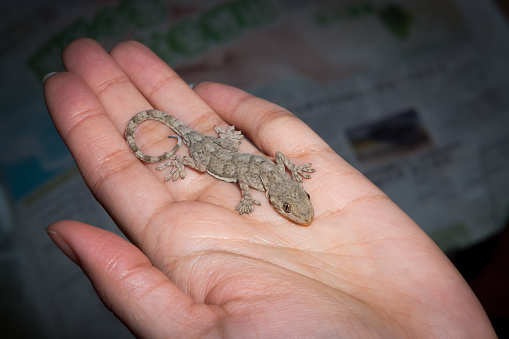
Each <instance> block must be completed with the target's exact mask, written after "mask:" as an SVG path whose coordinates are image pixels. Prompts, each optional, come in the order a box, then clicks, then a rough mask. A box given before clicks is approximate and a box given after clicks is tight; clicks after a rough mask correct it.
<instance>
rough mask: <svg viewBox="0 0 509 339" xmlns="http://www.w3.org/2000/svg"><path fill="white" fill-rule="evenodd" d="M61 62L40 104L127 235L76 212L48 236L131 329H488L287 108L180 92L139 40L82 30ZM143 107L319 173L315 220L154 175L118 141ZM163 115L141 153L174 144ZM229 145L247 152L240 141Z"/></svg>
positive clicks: (407, 222)
mask: <svg viewBox="0 0 509 339" xmlns="http://www.w3.org/2000/svg"><path fill="white" fill-rule="evenodd" d="M63 60H64V64H65V66H66V69H67V72H64V73H59V74H56V75H53V76H51V77H50V78H49V79H47V81H46V82H45V84H44V94H45V97H46V101H47V106H48V110H49V112H50V114H51V116H52V119H53V121H54V123H55V126H56V127H57V129H58V131H59V133H60V135H61V136H62V138H63V140H64V141H65V143H66V145H67V147H68V148H69V150H70V151H71V153H72V154H73V156H74V159H75V160H76V163H77V165H78V167H79V169H80V172H81V174H82V175H83V177H84V179H85V180H86V182H87V184H88V186H89V187H90V189H91V190H92V192H93V193H94V195H95V197H96V198H97V199H98V200H99V201H100V202H101V204H102V205H103V206H104V207H105V208H106V209H107V210H108V212H109V213H110V215H111V216H112V217H113V218H114V220H115V222H116V223H117V225H118V227H119V228H120V229H121V230H122V232H123V233H124V234H126V235H127V237H128V238H129V239H130V240H131V242H127V241H125V240H124V239H122V238H121V237H119V236H117V235H115V234H113V233H111V232H108V231H105V230H102V229H100V228H97V227H94V226H91V225H86V224H83V223H80V222H77V221H60V222H57V223H55V224H52V225H50V226H49V227H48V233H49V235H50V236H51V238H52V239H53V241H54V242H55V243H56V244H57V245H58V246H59V247H60V249H62V251H63V252H64V253H65V254H66V255H67V256H68V257H69V258H70V259H71V260H73V261H74V262H75V263H76V264H78V265H79V266H80V267H81V269H82V270H83V271H84V273H86V275H87V276H88V278H89V279H90V280H91V282H92V284H93V286H94V288H95V289H96V291H97V293H98V295H99V297H100V298H101V299H102V300H103V302H104V303H105V305H106V306H107V307H108V308H109V309H110V310H112V311H113V312H114V313H115V315H116V316H117V317H118V318H119V319H120V320H121V321H122V322H123V323H124V324H125V325H126V326H127V327H128V328H129V329H130V330H131V332H132V333H134V334H135V335H137V336H139V337H147V338H148V337H150V338H168V337H186V338H192V337H203V336H210V337H219V336H223V337H235V336H242V337H267V336H272V337H274V336H278V335H279V336H282V335H284V336H299V337H310V336H315V337H325V336H334V337H341V338H373V337H385V338H387V337H390V338H395V337H397V338H406V337H408V338H453V337H456V338H493V337H495V334H494V332H493V328H492V326H491V324H490V322H489V320H488V318H487V316H486V314H485V312H484V310H483V309H482V307H481V305H480V303H479V301H478V300H477V298H476V297H475V295H474V294H473V293H472V291H471V289H470V288H469V287H468V285H467V283H466V282H465V281H464V280H463V278H462V277H461V275H460V274H459V273H458V272H457V270H456V269H455V268H454V266H453V265H452V264H451V262H450V261H449V260H448V259H447V257H446V256H445V255H444V254H443V253H442V252H441V251H440V249H439V248H438V247H437V246H436V245H435V244H434V243H433V242H432V241H431V240H430V239H429V237H428V236H427V235H426V234H425V233H424V232H423V231H422V230H421V229H420V228H419V227H418V226H417V225H416V224H415V223H414V222H413V221H412V220H411V219H410V218H409V217H408V216H407V215H406V214H405V213H403V212H402V211H401V210H400V209H399V208H398V207H397V206H396V205H395V204H394V203H393V202H392V201H391V200H390V199H389V198H388V197H387V196H386V195H384V194H383V193H382V192H381V191H380V190H379V189H378V188H376V187H375V186H374V185H373V184H372V183H371V182H369V181H368V180H367V179H366V178H365V177H364V176H362V175H361V174H360V173H359V172H357V171H356V170H355V169H354V168H352V167H351V166H350V165H349V164H348V163H346V162H345V161H343V160H342V159H341V157H340V156H339V155H337V154H336V153H335V152H334V151H333V150H332V149H331V148H330V147H329V146H328V145H327V144H326V143H325V142H324V141H323V140H322V139H321V138H320V137H318V136H317V135H316V134H315V133H314V132H313V131H312V130H311V129H309V127H308V126H307V125H305V124H304V123H303V122H302V121H300V120H299V119H297V118H296V117H295V116H294V115H292V114H291V113H289V112H287V111H285V110H284V109H283V108H281V107H278V106H276V105H274V104H272V103H270V102H267V101H264V100H262V99H259V98H256V97H253V96H251V95H249V94H247V93H245V92H243V91H241V90H238V89H236V88H232V87H229V86H225V85H220V84H215V83H200V84H198V85H197V86H196V87H195V88H194V89H191V88H190V87H189V86H188V85H187V84H186V83H185V82H184V81H183V80H182V79H180V77H178V75H177V74H176V73H175V72H174V71H173V70H172V69H171V68H169V67H168V66H167V65H166V64H165V63H164V62H163V61H161V60H160V59H159V58H158V57H157V56H156V55H154V54H153V53H152V52H151V51H150V50H148V49H147V48H146V47H144V46H143V45H141V44H139V43H135V42H126V43H121V44H119V45H117V46H116V47H115V48H114V49H112V50H111V51H110V52H109V53H108V52H106V51H105V50H103V49H102V48H101V47H100V46H99V45H98V44H97V43H95V42H94V41H92V40H89V39H81V40H78V41H75V42H73V43H72V44H70V45H69V46H68V47H67V48H66V49H65V51H64V53H63ZM148 108H156V109H160V110H163V111H165V112H169V113H171V114H173V115H174V116H176V117H178V118H179V119H180V120H182V121H183V122H184V123H186V124H187V125H188V126H190V127H191V128H193V129H194V130H196V131H199V132H200V133H204V134H208V135H214V133H215V132H214V125H217V126H221V127H223V128H226V127H227V126H228V125H235V126H236V128H237V129H238V130H240V131H242V133H243V134H244V135H246V137H247V138H249V139H250V140H251V141H252V142H253V143H254V144H255V145H256V146H257V147H258V148H259V149H260V150H261V151H262V152H264V153H265V154H267V155H269V156H274V154H275V152H276V151H277V150H280V151H282V152H283V153H284V154H285V155H286V156H287V157H289V158H290V159H293V160H294V161H295V162H298V163H308V162H312V163H313V167H314V168H315V169H316V172H315V173H314V174H313V178H312V179H311V180H307V181H305V182H304V184H303V185H304V187H305V189H306V191H307V192H308V193H309V194H310V196H311V201H312V203H313V205H314V209H315V218H314V220H313V222H312V224H311V225H309V226H307V227H303V226H297V225H296V224H294V223H292V222H290V221H288V220H286V219H284V218H282V217H281V216H280V215H279V214H278V213H277V212H275V211H274V210H273V209H272V208H271V207H270V205H269V204H268V202H267V201H266V198H265V196H264V193H262V192H257V191H253V192H252V195H253V198H254V199H256V200H258V201H260V202H261V204H262V205H261V206H257V208H255V209H254V211H253V212H251V213H250V214H249V215H245V214H244V215H239V214H238V213H237V212H236V211H235V210H234V209H232V205H234V204H235V203H236V201H238V199H239V197H240V191H239V188H238V186H237V185H233V184H229V183H226V182H223V181H220V180H217V179H215V178H213V177H211V176H209V175H206V174H203V173H199V172H197V171H193V170H188V171H187V175H186V178H185V180H178V181H176V182H171V181H170V182H166V183H165V182H164V181H163V178H164V175H165V173H162V172H161V171H156V170H155V168H156V166H157V165H156V164H147V163H143V162H141V161H140V160H138V159H137V158H136V157H135V156H134V154H133V153H132V152H131V150H130V149H129V147H128V146H127V144H126V142H125V140H124V137H123V132H124V129H125V126H126V124H127V121H128V120H129V119H130V118H131V117H132V116H133V114H135V113H137V112H140V111H142V110H145V109H148ZM160 125H162V124H157V123H154V124H151V123H150V122H147V123H144V124H143V125H140V127H139V129H140V130H142V131H141V132H140V131H138V132H137V143H138V145H139V146H140V147H141V148H142V149H143V150H144V151H145V152H146V153H148V154H162V153H164V152H165V151H168V150H170V149H171V148H172V147H173V145H174V143H175V140H174V139H173V140H172V139H168V138H166V136H167V135H168V130H167V129H165V128H164V126H163V127H162V128H160ZM172 142H173V144H172ZM183 151H185V149H181V150H179V153H180V152H183ZM240 151H242V152H250V153H255V152H256V151H255V149H254V147H253V146H251V145H250V144H249V143H247V142H244V143H242V144H241V147H240ZM183 154H185V153H183ZM96 226H99V227H100V226H101V225H96Z"/></svg>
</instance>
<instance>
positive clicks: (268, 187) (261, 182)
mask: <svg viewBox="0 0 509 339" xmlns="http://www.w3.org/2000/svg"><path fill="white" fill-rule="evenodd" d="M146 120H156V121H159V122H161V123H163V124H165V125H166V126H168V127H169V128H170V129H172V130H173V131H174V132H175V133H176V134H177V135H170V136H169V137H170V138H176V139H177V144H176V145H175V147H173V149H172V150H171V151H169V152H166V153H164V154H162V155H160V156H150V155H147V154H145V153H143V152H142V151H141V150H140V148H138V146H137V145H136V142H135V139H134V132H135V130H136V127H137V126H138V125H139V124H140V123H142V122H144V121H146ZM214 130H215V131H216V132H217V133H218V137H212V136H208V135H204V134H201V133H198V132H196V131H195V130H193V129H191V128H190V127H188V126H187V125H185V124H184V123H183V122H181V121H180V120H178V119H177V118H175V117H174V116H172V115H169V114H167V113H165V112H162V111H159V110H155V109H149V110H145V111H141V112H139V113H137V114H136V115H134V116H133V117H132V118H131V119H130V120H129V122H128V124H127V126H126V129H125V139H126V142H127V144H128V145H129V147H130V148H131V150H132V151H133V153H134V154H135V155H136V157H137V158H138V159H140V160H142V161H145V162H150V163H157V162H162V161H164V160H168V162H166V163H163V164H160V165H159V166H157V167H156V169H157V170H159V171H161V170H163V169H165V168H167V167H169V166H173V169H172V170H170V171H169V172H168V173H167V174H166V176H165V179H164V180H165V181H169V180H170V179H171V180H173V181H176V180H177V179H178V178H181V179H184V178H185V166H187V167H190V168H192V169H195V170H197V171H199V172H202V173H204V172H207V173H208V174H210V175H211V176H213V177H214V178H217V179H220V180H224V181H226V182H233V183H235V182H236V183H238V184H239V186H240V190H241V195H242V198H241V200H240V202H239V203H238V204H237V205H236V207H235V210H237V211H238V212H239V214H243V213H246V214H248V213H250V212H252V211H253V209H254V206H253V205H258V206H260V205H261V204H260V202H258V201H256V200H255V199H253V197H252V196H251V193H250V187H252V188H254V189H257V190H259V191H262V192H265V195H266V196H267V199H268V201H269V204H270V205H271V206H272V207H273V208H274V210H276V211H277V212H279V213H280V214H281V215H282V216H283V217H285V218H287V219H289V220H291V221H293V222H295V223H297V224H299V225H309V224H310V223H311V221H312V220H313V216H314V211H313V205H312V204H311V200H310V196H309V194H308V193H307V192H306V191H305V190H304V187H303V186H302V184H301V183H302V182H303V179H302V178H306V179H310V178H311V176H310V174H309V173H313V172H315V170H314V169H313V168H311V167H310V166H311V163H308V164H305V165H295V164H294V163H292V162H291V161H290V160H289V159H288V158H287V157H286V156H285V155H284V154H283V153H282V152H279V151H277V152H276V153H275V163H274V161H272V160H271V159H269V158H268V157H266V156H264V155H258V154H251V153H242V152H239V145H240V143H241V140H242V138H244V136H243V135H242V133H241V132H240V131H236V130H235V126H229V127H228V128H227V129H225V130H224V129H222V128H220V127H218V126H214ZM182 141H183V142H184V144H185V145H186V146H187V147H188V149H189V154H190V156H185V155H175V153H176V152H177V150H178V149H179V147H180V145H181V142H182ZM285 166H286V168H288V170H289V171H290V172H291V178H290V177H289V176H288V175H287V173H286V170H285Z"/></svg>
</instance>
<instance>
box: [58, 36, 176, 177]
mask: <svg viewBox="0 0 509 339" xmlns="http://www.w3.org/2000/svg"><path fill="white" fill-rule="evenodd" d="M62 60H63V62H64V65H65V67H66V69H67V70H68V71H69V72H72V73H74V74H76V75H77V76H79V77H80V78H81V79H82V80H83V81H84V82H85V83H86V84H87V85H88V87H89V88H90V90H91V91H92V93H94V94H95V95H96V96H97V98H98V99H99V102H100V103H101V105H102V106H103V107H104V110H105V112H106V113H107V114H108V116H109V117H110V119H111V121H112V122H113V124H114V125H115V126H116V128H117V130H118V132H119V133H120V134H122V135H123V133H124V129H125V126H126V124H127V122H128V120H129V119H130V118H131V117H132V116H133V115H134V114H136V113H138V112H140V111H143V110H145V109H149V108H152V106H151V105H150V103H149V102H148V101H147V100H146V99H145V97H144V96H143V95H142V94H141V93H140V92H139V91H138V89H137V88H136V87H135V86H134V85H133V84H132V82H131V81H130V79H129V78H128V77H127V76H126V74H125V73H124V72H123V71H122V69H121V68H120V67H119V65H118V64H117V63H116V62H115V60H114V59H113V58H112V57H111V56H110V55H109V54H108V53H107V52H106V51H105V50H104V49H103V48H102V47H101V45H99V44H98V43H97V42H96V41H94V40H92V39H86V38H85V39H78V40H76V41H74V42H72V43H71V44H69V46H67V48H66V49H65V50H64V52H63V54H62ZM137 132H138V133H137V138H136V143H137V145H138V146H139V147H140V148H142V149H143V150H144V151H145V152H146V153H147V154H153V155H159V154H163V153H164V152H166V151H168V150H169V149H171V148H172V147H173V145H172V143H171V142H170V141H168V139H167V138H166V136H168V135H169V134H173V131H171V132H170V131H169V129H168V128H167V127H166V126H164V125H162V124H158V123H155V122H147V123H146V124H142V126H139V128H138V131H137ZM150 167H154V166H150ZM156 175H159V176H161V174H160V173H158V174H156Z"/></svg>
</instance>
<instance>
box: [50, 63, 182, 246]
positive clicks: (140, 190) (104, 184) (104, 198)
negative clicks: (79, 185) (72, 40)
mask: <svg viewBox="0 0 509 339" xmlns="http://www.w3.org/2000/svg"><path fill="white" fill-rule="evenodd" d="M44 95H45V98H46V103H47V106H48V110H49V112H50V115H51V117H52V119H53V121H54V124H55V126H56V128H57V130H58V132H59V133H60V136H61V137H62V140H63V141H64V142H65V144H66V145H67V147H68V149H69V150H70V151H71V153H72V155H73V157H74V159H75V161H76V164H77V165H78V168H79V170H80V172H81V174H82V176H83V177H84V179H85V181H86V183H87V185H88V187H89V188H90V190H91V191H92V192H93V193H94V195H95V196H96V198H97V199H98V200H99V201H100V202H101V203H102V204H103V206H105V207H106V209H107V210H108V211H109V213H110V215H111V216H112V217H113V218H114V219H115V220H116V221H117V223H118V224H119V225H123V226H124V228H123V229H122V231H123V232H124V233H126V235H128V236H129V238H130V239H133V240H134V239H136V238H137V237H136V235H138V234H139V232H142V231H143V230H142V226H140V225H145V224H146V223H147V220H150V218H151V216H152V215H153V213H154V211H156V210H160V209H162V208H163V207H165V206H168V205H169V204H170V203H171V202H173V201H174V198H173V197H172V196H171V194H168V190H167V189H166V187H165V186H164V185H163V184H162V183H161V182H160V180H159V179H158V178H157V177H155V176H153V175H150V174H151V172H150V170H149V169H148V168H147V167H145V166H144V165H143V164H142V163H141V162H140V161H139V160H138V159H137V158H135V157H134V156H133V155H132V152H131V150H130V149H129V147H128V146H127V144H126V143H125V140H124V139H123V137H122V135H121V134H120V133H119V132H118V130H117V127H116V126H115V124H114V123H113V122H112V121H111V120H110V117H109V115H108V114H106V113H105V111H104V107H103V106H102V105H101V103H100V102H99V100H98V99H97V97H96V96H95V94H94V93H92V91H91V90H90V88H89V87H88V86H87V85H86V84H85V83H84V82H83V81H82V80H81V79H80V78H78V77H77V76H76V75H74V74H72V73H59V74H56V75H53V76H52V77H50V78H49V79H47V80H46V82H45V83H44ZM119 188H121V189H119ZM139 201H143V202H144V204H145V205H144V208H136V206H137V205H138V202H139Z"/></svg>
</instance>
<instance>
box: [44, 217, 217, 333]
mask: <svg viewBox="0 0 509 339" xmlns="http://www.w3.org/2000/svg"><path fill="white" fill-rule="evenodd" d="M47 232H48V235H49V236H50V238H51V240H52V241H53V242H54V243H55V244H56V245H57V246H58V247H59V248H60V250H61V251H62V252H64V254H65V255H67V257H69V259H71V260H72V261H73V262H74V263H76V264H77V265H78V266H80V268H81V269H82V270H83V272H84V273H85V274H86V276H87V277H88V279H89V280H90V282H91V283H92V285H93V287H94V289H95V291H96V293H97V294H98V295H99V297H100V298H101V300H102V301H103V303H104V304H105V305H106V307H108V309H110V310H111V311H112V312H113V313H114V314H115V315H116V316H117V317H118V318H119V319H120V320H121V321H122V322H123V323H124V325H126V326H127V327H128V328H129V330H130V331H131V332H132V333H133V334H134V335H135V336H137V337H161V336H164V337H166V336H167V337H174V336H178V335H179V334H182V333H184V331H185V333H186V334H191V333H192V332H193V330H195V331H196V333H195V334H196V335H197V336H199V335H200V333H202V331H203V330H204V329H210V328H211V323H212V322H213V321H214V318H215V316H214V313H213V311H212V310H211V309H210V308H208V307H207V306H206V305H203V304H201V305H198V304H195V303H193V301H192V299H191V298H190V297H189V296H188V295H186V294H185V293H183V292H182V291H181V290H180V289H179V288H178V287H177V286H175V284H173V283H172V282H171V281H170V280H169V279H168V277H167V276H166V275H164V274H163V273H162V272H161V271H160V270H159V269H157V268H156V267H154V266H152V264H151V262H150V260H149V259H148V258H147V257H146V256H145V254H143V252H141V251H140V250H139V249H138V248H137V247H136V246H134V245H133V244H131V243H130V242H128V241H126V240H124V239H123V238H122V237H120V236H118V235H116V234H114V233H112V232H109V231H106V230H104V229H101V228H97V227H93V226H90V225H87V224H84V223H80V222H77V221H60V222H57V223H55V224H52V225H50V226H49V227H48V229H47ZM191 324H192V326H190V325H191ZM200 325H201V326H200ZM202 334H203V333H202ZM193 336H194V335H193Z"/></svg>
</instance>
